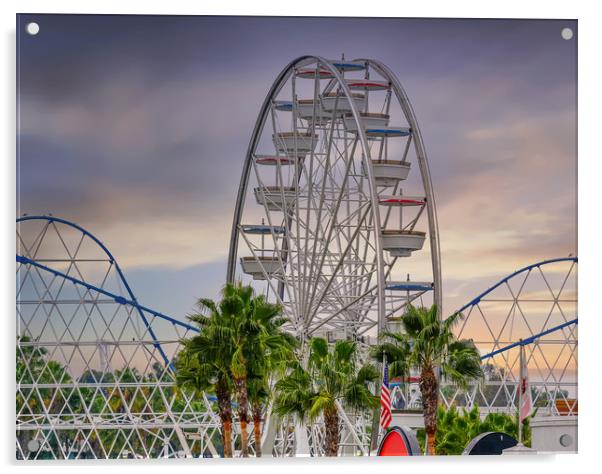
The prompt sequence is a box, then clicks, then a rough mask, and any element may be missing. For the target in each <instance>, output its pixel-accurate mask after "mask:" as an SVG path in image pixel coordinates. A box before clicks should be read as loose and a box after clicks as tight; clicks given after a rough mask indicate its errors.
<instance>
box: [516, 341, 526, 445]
mask: <svg viewBox="0 0 602 474" xmlns="http://www.w3.org/2000/svg"><path fill="white" fill-rule="evenodd" d="M519 347H520V369H519V382H518V413H517V419H518V444H522V442H523V423H522V420H521V419H520V412H521V408H522V406H523V380H524V376H525V374H524V373H523V366H524V353H523V352H524V351H523V340H522V339H520V340H519Z"/></svg>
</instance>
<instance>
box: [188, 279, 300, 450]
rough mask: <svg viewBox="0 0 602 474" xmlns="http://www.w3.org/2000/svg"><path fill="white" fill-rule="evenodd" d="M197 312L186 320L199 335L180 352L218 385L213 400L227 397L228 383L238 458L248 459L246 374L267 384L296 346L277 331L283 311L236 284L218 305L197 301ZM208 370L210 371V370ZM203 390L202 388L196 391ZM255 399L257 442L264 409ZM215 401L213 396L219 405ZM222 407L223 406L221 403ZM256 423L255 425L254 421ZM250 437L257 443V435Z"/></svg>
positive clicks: (197, 385) (224, 292) (291, 339)
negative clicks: (234, 404)
mask: <svg viewBox="0 0 602 474" xmlns="http://www.w3.org/2000/svg"><path fill="white" fill-rule="evenodd" d="M198 306H199V308H200V309H201V314H196V315H192V316H190V317H189V319H190V320H191V321H193V322H195V323H196V324H197V325H198V326H199V327H200V329H201V334H199V335H198V336H195V337H193V338H191V339H190V340H188V341H184V344H185V350H186V352H187V353H188V354H189V355H191V356H194V355H197V356H198V357H199V359H198V360H197V361H196V362H194V363H196V364H199V367H200V366H206V368H205V369H203V370H206V371H207V373H208V374H211V373H212V374H213V375H212V376H213V377H214V378H215V379H216V380H217V381H220V380H221V382H220V383H219V386H218V385H217V384H216V385H215V386H214V387H213V389H214V391H215V392H216V395H217V394H218V389H219V390H221V391H222V392H223V393H226V388H228V391H227V393H228V397H229V396H230V391H229V387H226V380H231V381H232V388H233V390H234V393H235V396H236V402H237V412H238V418H239V421H240V428H241V456H243V457H247V456H248V455H249V454H248V453H249V451H248V445H249V442H248V433H247V424H248V421H249V419H248V416H249V390H248V382H249V374H250V373H251V371H254V373H255V374H256V375H255V377H256V378H259V379H264V381H263V382H262V383H267V382H266V380H268V379H269V376H270V375H271V373H272V372H273V371H274V370H275V368H276V366H277V364H278V363H280V362H279V361H284V360H286V359H290V358H291V357H292V355H293V352H292V350H293V347H294V346H295V344H294V343H295V340H294V338H292V337H291V336H290V335H287V334H286V333H285V332H284V331H283V330H282V326H283V325H284V323H285V322H287V320H286V319H284V318H282V317H281V314H282V308H281V307H280V306H279V305H274V304H271V303H268V302H267V301H266V299H265V298H264V297H263V296H257V297H256V296H255V294H254V291H253V288H252V287H251V286H243V285H242V284H241V283H237V284H227V285H226V286H225V287H224V289H223V290H222V300H221V301H220V302H219V303H216V302H214V301H213V300H211V299H207V298H202V299H200V300H199V303H198ZM183 360H184V359H183ZM186 367H187V368H188V369H190V368H191V367H190V362H185V363H183V366H182V368H186ZM208 367H211V370H209V368H208ZM196 370H200V368H199V369H195V371H196ZM218 375H219V376H218ZM190 376H192V375H191V374H189V373H187V372H186V371H184V372H183V373H182V377H183V378H184V379H189V378H190ZM193 386H196V387H198V388H196V390H204V389H207V388H208V387H209V385H207V384H206V383H204V384H199V383H196V385H194V384H193ZM202 386H204V388H201V387H202ZM260 394H261V391H256V392H255V394H254V397H255V414H256V415H257V414H259V421H258V423H256V424H257V428H256V430H259V437H260V433H261V432H260V423H261V410H262V408H263V404H262V403H261V402H260V400H259V399H258V398H257V396H259V395H260ZM219 400H220V397H219V396H218V404H219ZM264 401H265V399H264ZM223 402H224V404H225V403H226V402H225V400H223ZM225 409H226V407H225V405H224V410H225ZM229 411H231V408H230V409H229ZM224 414H226V413H225V412H224ZM255 420H256V421H257V416H256V417H255ZM255 436H256V438H257V434H256V435H255ZM259 449H260V448H259Z"/></svg>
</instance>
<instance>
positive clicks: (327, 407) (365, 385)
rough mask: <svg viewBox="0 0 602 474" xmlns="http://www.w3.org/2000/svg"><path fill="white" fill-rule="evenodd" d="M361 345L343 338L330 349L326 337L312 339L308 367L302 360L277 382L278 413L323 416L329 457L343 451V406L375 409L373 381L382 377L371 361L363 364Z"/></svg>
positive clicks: (304, 417) (300, 417)
mask: <svg viewBox="0 0 602 474" xmlns="http://www.w3.org/2000/svg"><path fill="white" fill-rule="evenodd" d="M358 359H359V357H358V351H357V345H356V343H355V342H353V341H339V342H337V343H336V344H335V345H334V346H333V347H332V348H330V349H329V347H328V343H327V342H326V340H325V339H322V338H313V339H311V340H310V342H309V356H308V362H307V370H305V369H304V368H303V367H302V366H301V364H300V363H299V362H297V363H295V364H294V366H293V368H292V370H291V372H290V373H289V374H288V375H287V376H286V377H285V378H283V379H281V380H279V381H278V382H277V383H276V398H275V401H274V413H276V414H277V415H280V416H286V415H291V414H294V415H297V416H298V417H299V419H300V421H303V420H305V419H306V418H309V421H314V420H315V419H316V418H318V417H319V416H320V415H322V416H323V418H324V425H325V429H326V440H325V443H326V446H325V449H324V451H325V453H326V456H337V455H338V451H339V441H340V433H339V406H340V405H344V406H347V407H349V408H353V409H357V410H366V409H372V408H374V407H376V406H377V404H378V398H377V397H375V396H374V395H373V394H372V393H371V392H370V389H369V384H370V383H372V382H374V381H376V380H377V379H378V376H379V374H378V371H377V370H376V368H375V367H374V366H372V365H370V364H366V365H363V366H361V367H359V360H358Z"/></svg>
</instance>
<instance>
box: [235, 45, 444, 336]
mask: <svg viewBox="0 0 602 474" xmlns="http://www.w3.org/2000/svg"><path fill="white" fill-rule="evenodd" d="M439 254H440V252H439V237H438V230H437V215H436V209H435V200H434V195H433V188H432V184H431V178H430V174H429V166H428V161H427V157H426V152H425V148H424V145H423V142H422V137H421V134H420V129H419V127H418V123H417V121H416V117H415V115H414V112H413V109H412V106H411V104H410V102H409V100H408V97H407V95H406V93H405V91H404V90H403V88H402V87H401V85H400V83H399V81H398V80H397V78H396V77H395V76H394V75H393V73H392V72H391V70H390V69H389V68H388V67H387V66H385V65H383V64H382V63H380V62H378V61H375V60H372V59H357V60H353V61H348V60H345V59H341V60H327V59H324V58H322V57H318V56H303V57H300V58H297V59H295V60H294V61H292V62H291V63H290V64H289V65H288V66H286V67H285V68H284V69H283V70H282V72H281V73H280V74H279V75H278V77H277V78H276V80H275V81H274V83H273V84H272V87H271V88H270V90H269V92H268V94H267V96H266V98H265V100H264V102H263V105H262V107H261V110H260V112H259V116H258V118H257V121H256V124H255V128H254V130H253V134H252V137H251V141H250V144H249V148H248V150H247V155H246V159H245V162H244V167H243V172H242V178H241V181H240V187H239V190H238V197H237V202H236V208H235V213H234V220H233V225H232V233H231V240H230V251H229V260H228V273H227V280H228V281H230V282H233V281H235V280H239V279H241V280H247V281H248V280H251V279H252V280H255V281H254V286H255V287H256V288H257V289H258V290H259V291H262V292H264V293H265V294H266V295H267V297H268V298H269V299H270V300H271V301H274V302H277V303H280V304H281V305H282V306H283V307H284V311H285V315H286V317H287V318H288V319H289V321H290V328H289V329H290V330H291V331H292V332H293V333H294V334H296V335H298V336H299V337H301V338H307V337H312V336H317V335H319V336H322V337H327V338H328V339H329V340H330V341H333V340H338V339H353V340H359V341H366V340H370V337H371V336H374V335H376V334H377V333H378V332H380V331H383V330H384V329H385V328H386V327H387V325H388V323H389V322H390V321H392V318H394V317H395V316H398V315H399V314H400V313H401V312H402V311H403V309H404V307H405V306H406V305H408V304H425V305H426V304H430V303H437V304H438V305H439V307H440V306H441V268H440V255H439Z"/></svg>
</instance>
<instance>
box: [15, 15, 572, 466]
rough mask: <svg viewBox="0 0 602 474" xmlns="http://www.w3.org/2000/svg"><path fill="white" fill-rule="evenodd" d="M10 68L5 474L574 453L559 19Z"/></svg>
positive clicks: (568, 75) (28, 24)
mask: <svg viewBox="0 0 602 474" xmlns="http://www.w3.org/2000/svg"><path fill="white" fill-rule="evenodd" d="M17 40H18V43H17V44H18V49H17V61H18V84H17V87H18V90H17V98H18V101H17V103H18V119H19V120H18V156H17V163H18V168H17V169H18V175H17V182H18V209H17V255H16V260H17V270H18V271H17V301H16V303H17V306H16V308H17V312H16V317H17V334H16V360H15V363H16V373H17V380H16V446H15V455H16V458H17V459H20V460H47V459H58V460H62V459H123V458H132V459H148V458H190V457H193V458H198V457H221V456H224V457H229V456H233V457H242V456H249V457H255V456H263V457H283V456H374V455H378V454H379V453H378V446H379V445H381V442H382V439H383V438H384V436H385V435H386V433H387V432H390V431H391V430H394V429H397V428H396V427H404V429H405V430H406V431H404V433H406V435H407V436H408V437H409V438H412V439H414V440H415V442H414V445H413V446H414V447H413V449H412V452H413V453H414V454H419V453H420V452H422V453H424V451H425V450H427V451H429V453H430V454H438V455H452V454H462V453H463V452H465V450H467V447H469V446H474V445H475V443H477V442H479V440H478V439H477V440H475V439H474V438H475V436H476V435H480V436H481V437H483V436H485V435H483V433H486V432H498V433H500V434H499V436H500V439H502V437H503V439H504V440H506V441H508V440H511V441H512V442H511V443H510V444H508V446H509V445H517V446H515V447H514V448H512V449H514V450H517V449H518V450H521V449H528V450H533V452H559V451H569V452H575V451H576V450H577V435H576V434H577V419H578V392H577V289H576V277H577V240H576V234H577V227H576V205H577V203H576V184H575V183H576V160H577V155H576V102H575V98H576V92H577V85H576V58H577V56H576V54H577V22H576V21H573V20H467V19H464V20H455V19H438V20H435V19H403V18H397V19H396V18H391V19H376V18H269V17H244V18H243V17H194V16H112V15H103V16H95V15H35V14H26V15H25V14H23V15H18V17H17ZM458 311H459V312H460V313H458ZM452 323H453V324H452ZM387 334H395V335H396V336H395V337H393V336H387ZM437 334H439V336H437ZM384 343H387V344H388V345H385V346H383V345H382V344H384ZM418 361H423V362H422V363H419V362H418ZM439 375H440V376H439ZM437 410H438V411H437ZM519 413H521V419H523V418H524V421H523V423H521V424H520V425H519V423H517V422H516V417H517V415H518V414H519ZM437 420H438V421H437ZM487 436H489V438H488V439H493V440H495V436H497V435H491V436H490V435H487ZM409 438H408V439H409ZM517 443H518V444H517ZM418 445H419V448H418ZM522 446H524V447H522ZM504 447H506V445H504ZM500 450H501V448H500ZM500 450H498V451H500ZM469 451H470V450H469V449H468V450H467V451H466V452H469Z"/></svg>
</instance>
